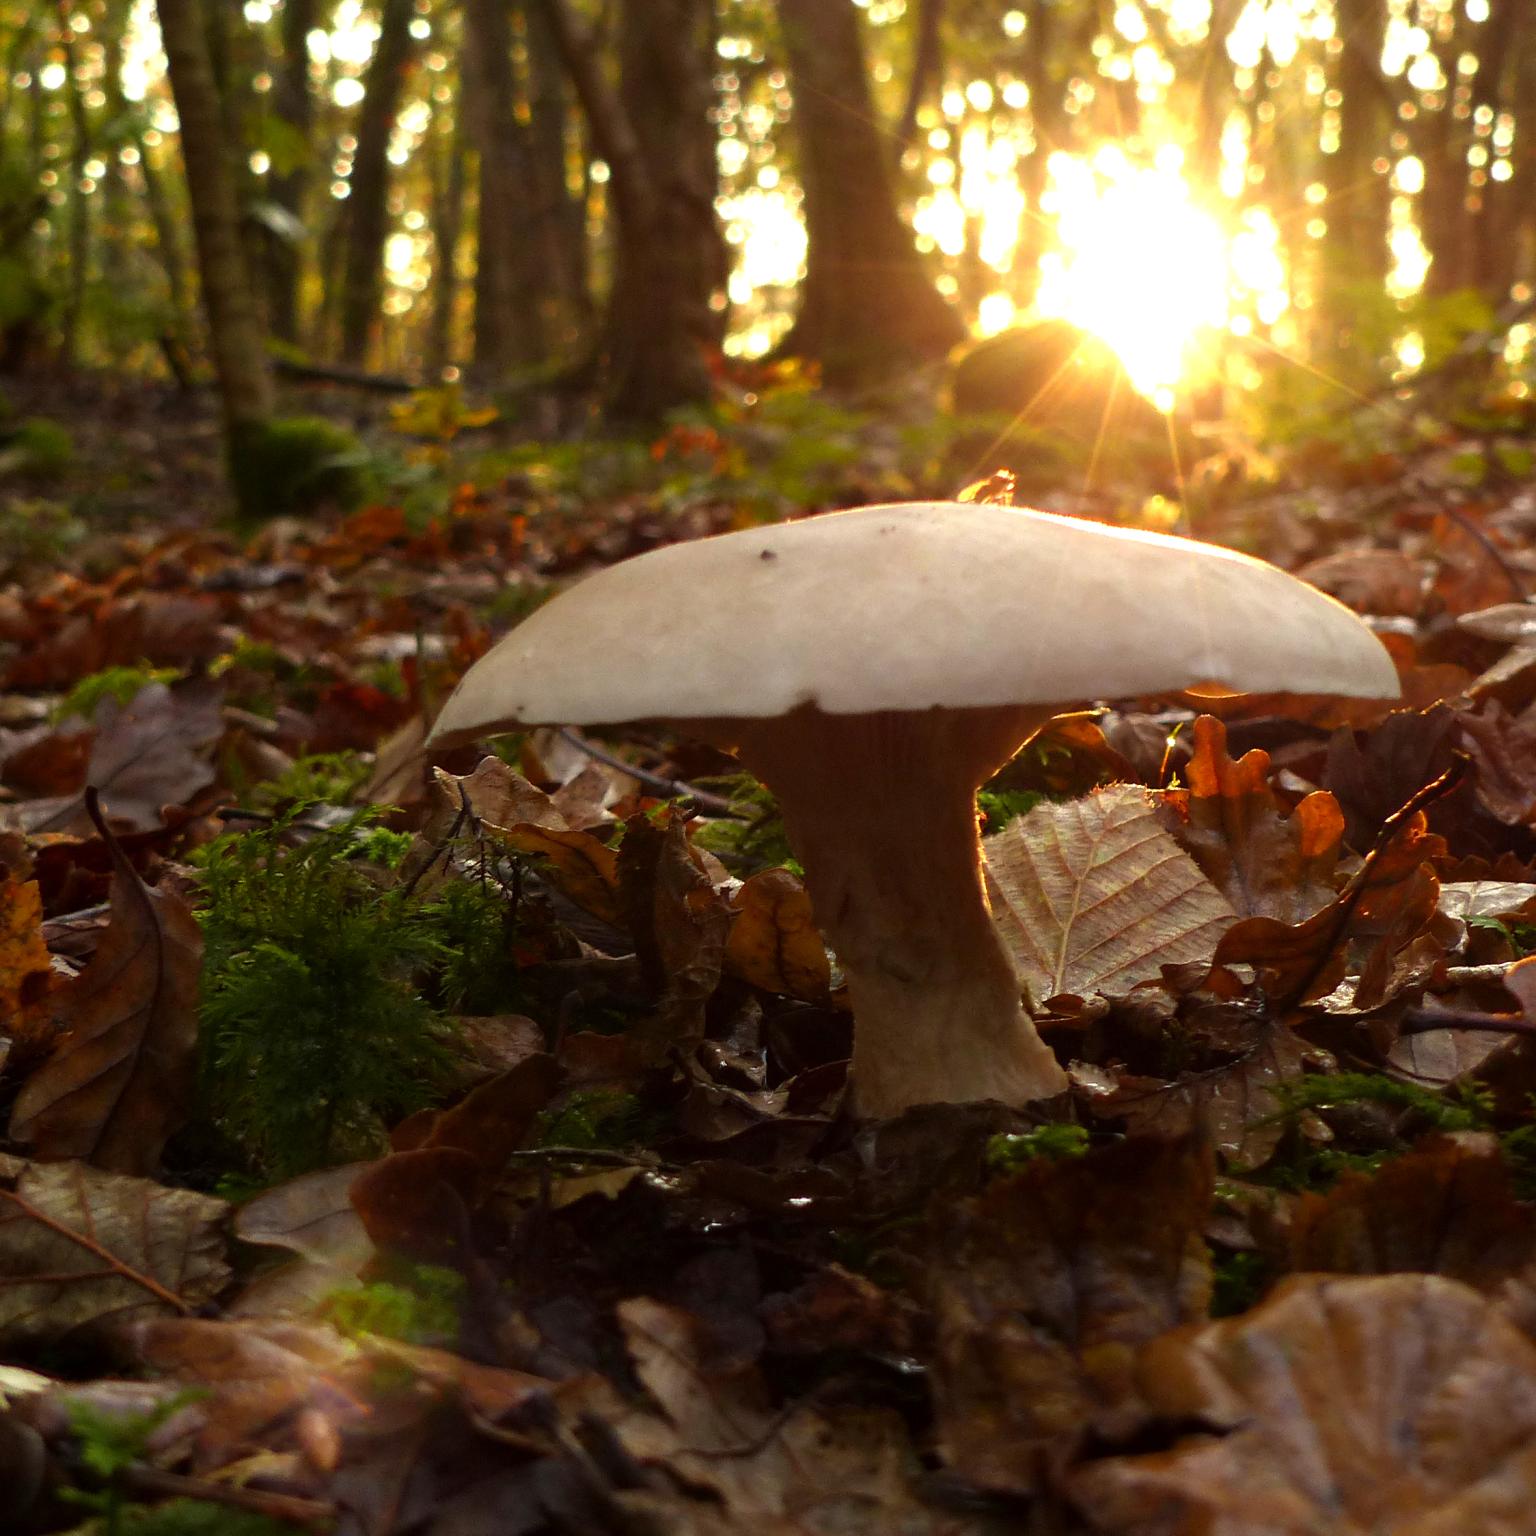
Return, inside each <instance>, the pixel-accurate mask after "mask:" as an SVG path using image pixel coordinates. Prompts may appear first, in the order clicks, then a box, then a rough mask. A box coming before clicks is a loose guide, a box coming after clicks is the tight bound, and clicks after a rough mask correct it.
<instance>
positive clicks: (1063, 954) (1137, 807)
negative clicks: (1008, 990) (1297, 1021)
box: [984, 784, 1233, 1006]
mask: <svg viewBox="0 0 1536 1536" xmlns="http://www.w3.org/2000/svg"><path fill="white" fill-rule="evenodd" d="M984 850H985V854H986V876H987V886H988V892H989V895H990V896H991V900H992V909H993V917H994V921H995V922H996V924H997V927H998V929H999V931H1000V933H1001V935H1002V938H1003V942H1004V943H1005V944H1006V945H1007V947H1008V951H1009V953H1010V954H1011V955H1012V957H1013V963H1014V968H1015V969H1016V970H1017V971H1018V973H1019V977H1020V980H1021V981H1022V983H1023V985H1024V989H1025V991H1026V992H1027V993H1028V994H1029V997H1030V999H1031V1001H1032V1002H1033V1003H1034V1004H1035V1005H1036V1006H1038V1005H1040V1004H1042V1003H1044V1002H1045V1001H1046V999H1047V998H1051V997H1055V996H1056V995H1057V994H1058V993H1064V992H1065V993H1073V994H1075V995H1077V996H1079V997H1087V996H1091V995H1092V994H1093V993H1095V992H1102V993H1105V994H1106V995H1109V996H1118V995H1121V994H1123V993H1126V992H1129V991H1130V990H1131V988H1132V987H1134V986H1136V985H1137V984H1138V983H1139V982H1143V981H1151V980H1155V979H1156V978H1157V977H1158V976H1159V975H1161V973H1162V967H1163V966H1164V965H1169V964H1175V963H1178V962H1181V961H1200V960H1209V959H1210V957H1211V955H1212V954H1213V953H1214V952H1215V949H1216V944H1217V941H1218V940H1219V939H1220V937H1221V935H1222V933H1223V932H1224V931H1225V929H1226V928H1227V927H1228V926H1229V925H1230V924H1231V922H1232V921H1233V913H1232V909H1231V907H1230V906H1229V905H1228V904H1227V902H1226V901H1225V900H1224V899H1223V898H1222V896H1221V894H1220V893H1219V892H1218V891H1217V890H1216V889H1215V888H1214V887H1213V886H1212V885H1211V884H1210V882H1209V881H1208V880H1207V879H1206V878H1205V876H1204V875H1202V874H1201V873H1200V871H1199V869H1198V868H1197V867H1196V865H1195V862H1194V860H1193V859H1191V858H1190V856H1189V855H1188V854H1187V853H1185V852H1184V851H1183V849H1181V848H1180V847H1179V845H1178V844H1177V843H1176V842H1175V841H1174V840H1173V839H1172V838H1171V837H1170V836H1169V835H1168V833H1167V832H1166V831H1164V830H1163V828H1162V826H1161V825H1160V824H1159V821H1158V813H1157V806H1156V802H1155V800H1154V797H1153V796H1152V794H1151V793H1150V791H1148V790H1145V789H1142V788H1140V787H1139V786H1137V785H1132V784H1121V785H1114V786H1112V787H1111V788H1109V789H1104V790H1098V791H1096V792H1095V793H1093V794H1091V795H1088V796H1086V797H1085V798H1084V799H1082V800H1073V801H1067V802H1064V803H1062V804H1059V805H1051V804H1046V805H1037V806H1036V807H1035V808H1034V809H1033V810H1032V811H1030V812H1029V813H1028V814H1027V815H1025V816H1021V817H1019V818H1017V819H1016V820H1015V821H1013V822H1012V823H1011V824H1010V825H1009V826H1007V827H1006V828H1004V830H1003V831H1001V832H999V833H997V834H996V835H995V836H993V837H989V838H987V839H986V840H985V842H984Z"/></svg>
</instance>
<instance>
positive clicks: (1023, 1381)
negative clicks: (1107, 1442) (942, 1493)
mask: <svg viewBox="0 0 1536 1536" xmlns="http://www.w3.org/2000/svg"><path fill="white" fill-rule="evenodd" d="M1211 1189H1212V1164H1211V1160H1210V1157H1209V1155H1208V1154H1206V1153H1202V1152H1201V1151H1200V1150H1199V1149H1198V1146H1197V1144H1196V1143H1194V1142H1193V1141H1191V1140H1181V1141H1166V1142H1158V1141H1152V1140H1149V1139H1137V1140H1129V1141H1124V1142H1121V1143H1118V1144H1117V1145H1114V1146H1110V1147H1106V1148H1104V1149H1102V1150H1098V1151H1094V1152H1090V1153H1089V1154H1088V1155H1087V1156H1085V1157H1081V1158H1071V1159H1066V1160H1062V1161H1050V1160H1047V1159H1036V1160H1034V1161H1032V1162H1031V1163H1029V1164H1027V1165H1026V1166H1025V1168H1024V1169H1023V1170H1022V1171H1021V1172H1019V1173H1018V1174H1015V1175H1013V1176H1011V1177H1008V1178H1003V1179H999V1180H997V1181H995V1182H994V1183H993V1184H992V1185H991V1187H990V1188H989V1189H988V1190H987V1191H986V1192H985V1193H984V1194H982V1195H980V1196H979V1197H977V1198H976V1199H973V1200H966V1201H962V1202H960V1203H959V1204H958V1206H956V1207H955V1208H953V1209H952V1210H948V1211H942V1212H941V1213H940V1214H939V1216H938V1218H937V1220H936V1221H935V1223H934V1231H933V1239H932V1242H933V1255H932V1257H931V1258H930V1260H929V1270H928V1280H927V1289H928V1290H929V1291H930V1292H931V1300H932V1304H933V1310H934V1315H935V1327H936V1340H935V1356H936V1358H935V1363H934V1367H933V1393H934V1400H935V1410H936V1414H937V1418H938V1434H939V1443H940V1446H941V1448H942V1451H943V1454H944V1458H945V1460H946V1462H947V1463H948V1464H949V1466H950V1467H951V1468H952V1469H953V1470H954V1471H955V1472H957V1473H958V1474H959V1475H960V1476H962V1477H964V1478H965V1479H966V1480H967V1481H969V1482H974V1483H979V1484H981V1485H982V1486H984V1487H988V1488H996V1489H1004V1490H1009V1491H1012V1492H1017V1493H1024V1492H1029V1491H1031V1490H1033V1489H1034V1488H1035V1487H1037V1486H1038V1481H1039V1473H1040V1467H1039V1464H1038V1456H1039V1453H1040V1452H1041V1451H1042V1450H1043V1449H1044V1448H1045V1447H1046V1446H1048V1445H1051V1444H1053V1443H1056V1444H1058V1445H1059V1444H1062V1443H1065V1444H1070V1443H1071V1442H1072V1441H1073V1440H1075V1439H1076V1438H1078V1437H1081V1436H1082V1435H1084V1434H1086V1433H1087V1432H1089V1430H1090V1429H1091V1428H1092V1427H1094V1426H1098V1427H1099V1428H1100V1429H1104V1428H1107V1427H1109V1426H1110V1425H1113V1424H1115V1423H1120V1424H1122V1426H1123V1425H1124V1424H1125V1423H1126V1422H1130V1421H1133V1420H1134V1416H1135V1415H1136V1414H1137V1413H1138V1411H1139V1406H1138V1403H1137V1400H1136V1395H1135V1389H1134V1380H1133V1375H1134V1370H1133V1368H1134V1364H1135V1359H1136V1352H1137V1350H1138V1348H1139V1347H1140V1346H1141V1345H1142V1344H1144V1343H1146V1342H1147V1341H1148V1340H1150V1339H1152V1338H1155V1337H1156V1336H1157V1335H1159V1334H1161V1333H1164V1332H1166V1331H1167V1330H1168V1329H1169V1328H1172V1327H1174V1326H1175V1325H1176V1324H1179V1323H1182V1322H1186V1321H1188V1320H1190V1319H1191V1318H1195V1317H1203V1316H1204V1315H1205V1312H1206V1307H1207V1303H1208V1301H1209V1291H1210V1260H1209V1256H1208V1254H1207V1251H1206V1247H1205V1243H1204V1240H1203V1232H1204V1228H1205V1221H1206V1214H1207V1211H1208V1210H1209V1207H1210V1201H1211ZM1127 1415H1130V1416H1131V1419H1130V1420H1127V1418H1126V1416H1127Z"/></svg>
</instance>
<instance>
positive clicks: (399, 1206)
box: [351, 1147, 484, 1264]
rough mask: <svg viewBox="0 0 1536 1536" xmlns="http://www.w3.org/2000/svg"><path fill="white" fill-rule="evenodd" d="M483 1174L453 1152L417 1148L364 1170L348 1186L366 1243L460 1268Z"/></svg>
mask: <svg viewBox="0 0 1536 1536" xmlns="http://www.w3.org/2000/svg"><path fill="white" fill-rule="evenodd" d="M483 1179H484V1172H483V1170H482V1169H481V1167H480V1164H479V1163H478V1162H476V1160H475V1159H474V1158H473V1157H471V1156H470V1155H469V1153H468V1152H461V1151H460V1150H459V1149H458V1148H457V1147H421V1148H418V1149H417V1150H415V1151H411V1152H395V1153H392V1154H391V1155H390V1156H389V1157H384V1158H380V1159H379V1161H378V1162H376V1163H369V1164H367V1165H366V1166H365V1167H364V1169H363V1171H362V1172H361V1173H360V1174H359V1175H358V1176H357V1178H356V1180H355V1181H354V1182H353V1184H352V1189H351V1200H352V1206H353V1209H355V1210H356V1212H357V1214H358V1215H359V1216H360V1217H361V1218H362V1223H363V1227H364V1229H365V1230H366V1232H367V1233H368V1237H369V1239H370V1241H372V1242H374V1243H376V1244H377V1245H378V1246H379V1247H380V1248H393V1249H398V1250H399V1251H400V1252H401V1253H404V1254H408V1255H409V1256H410V1257H412V1258H414V1259H418V1260H420V1261H421V1262H422V1263H426V1264H445V1263H447V1264H451V1263H454V1262H456V1261H457V1262H462V1260H463V1257H464V1239H465V1238H466V1236H467V1235H468V1233H469V1217H468V1213H469V1210H470V1209H471V1207H472V1206H473V1204H474V1202H475V1200H476V1198H477V1196H478V1193H479V1191H480V1187H481V1184H482V1182H483Z"/></svg>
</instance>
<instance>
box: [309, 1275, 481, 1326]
mask: <svg viewBox="0 0 1536 1536" xmlns="http://www.w3.org/2000/svg"><path fill="white" fill-rule="evenodd" d="M464 1288H465V1282H464V1277H463V1275H461V1274H459V1272H458V1271H457V1270H452V1269H442V1268H439V1267H438V1266H436V1265H431V1264H409V1265H407V1264H402V1265H400V1266H399V1272H398V1273H397V1274H394V1275H393V1276H392V1278H391V1279H388V1280H376V1281H373V1282H372V1283H370V1284H367V1285H356V1286H346V1287H343V1288H342V1289H339V1290H335V1291H332V1292H331V1293H330V1295H329V1296H327V1297H326V1298H325V1299H324V1301H323V1302H322V1303H321V1305H320V1314H321V1316H322V1317H324V1318H325V1319H327V1320H328V1321H329V1322H331V1323H333V1324H334V1325H335V1326H336V1327H337V1328H338V1329H339V1330H340V1331H341V1332H342V1333H345V1334H348V1335H352V1336H355V1335H358V1334H364V1333H372V1334H378V1335H380V1336H382V1337H384V1338H387V1339H400V1340H402V1341H403V1342H404V1343H407V1344H441V1343H445V1342H448V1341H451V1340H452V1339H454V1338H456V1337H457V1335H458V1332H459V1309H460V1308H461V1307H462V1305H463V1302H464Z"/></svg>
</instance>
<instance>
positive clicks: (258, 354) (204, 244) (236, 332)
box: [157, 0, 274, 490]
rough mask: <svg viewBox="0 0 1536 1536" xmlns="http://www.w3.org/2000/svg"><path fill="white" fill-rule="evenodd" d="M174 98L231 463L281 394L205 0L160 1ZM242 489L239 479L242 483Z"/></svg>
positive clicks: (266, 420)
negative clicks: (253, 271)
mask: <svg viewBox="0 0 1536 1536" xmlns="http://www.w3.org/2000/svg"><path fill="white" fill-rule="evenodd" d="M157 8H158V11H159V16H160V33H161V38H162V40H163V43H164V47H165V56H166V65H167V69H168V72H169V75H170V81H171V94H172V96H173V97H174V99H175V103H176V115H177V117H178V118H179V119H180V123H181V133H180V138H181V156H182V162H183V164H184V165H185V167H186V175H187V193H188V197H189V199H190V201H191V205H192V229H193V233H194V235H195V236H196V240H197V257H198V268H199V271H200V273H201V276H202V290H203V306H204V309H205V310H206V312H207V317H208V333H209V345H210V350H211V351H212V354H213V364H214V369H215V372H216V373H217V375H218V381H219V397H220V400H221V402H222V405H223V410H224V423H225V437H226V441H227V443H228V446H229V450H230V454H231V458H232V459H234V458H237V457H238V455H239V453H240V451H241V449H242V446H243V443H244V442H245V441H246V440H248V439H249V438H251V437H252V436H254V435H256V434H259V433H260V432H261V431H263V430H264V429H265V427H266V426H267V423H268V421H269V420H270V418H271V415H272V411H273V406H274V395H273V388H272V375H271V373H270V371H269V369H268V365H267V354H266V336H265V334H264V329H263V326H262V322H261V314H260V311H259V309H258V307H257V304H256V297H255V292H254V290H253V289H252V286H251V279H250V274H249V272H248V270H247V268H246V260H245V248H244V246H243V245H242V244H241V240H240V209H239V205H238V203H237V201H236V196H235V180H234V174H233V171H232V169H231V164H230V158H229V152H228V146H227V144H226V142H225V138H224V121H223V118H222V116H221V110H220V105H219V92H218V87H217V85H216V84H215V82H214V74H213V63H212V60H211V58H210V56H209V52H208V40H207V38H206V36H205V35H204V33H203V19H202V11H201V7H200V6H199V5H198V0H157ZM236 483H237V490H238V487H239V480H238V477H237V481H236Z"/></svg>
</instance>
